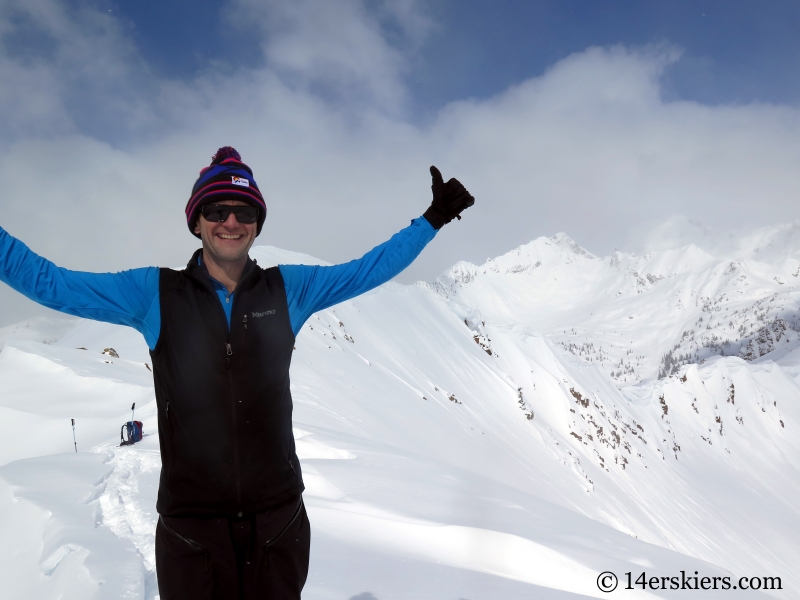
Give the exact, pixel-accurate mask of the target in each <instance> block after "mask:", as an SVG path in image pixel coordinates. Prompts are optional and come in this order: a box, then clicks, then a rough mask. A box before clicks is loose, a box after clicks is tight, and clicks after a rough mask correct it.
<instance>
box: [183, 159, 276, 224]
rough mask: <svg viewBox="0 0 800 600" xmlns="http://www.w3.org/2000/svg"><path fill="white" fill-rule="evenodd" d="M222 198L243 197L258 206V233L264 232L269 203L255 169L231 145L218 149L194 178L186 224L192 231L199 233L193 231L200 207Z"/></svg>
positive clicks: (237, 198) (187, 206)
mask: <svg viewBox="0 0 800 600" xmlns="http://www.w3.org/2000/svg"><path fill="white" fill-rule="evenodd" d="M221 200H242V201H244V202H247V203H248V204H250V205H251V206H255V207H256V208H257V209H258V229H257V230H256V235H258V234H259V233H261V228H262V227H263V226H264V220H265V219H266V218H267V205H266V204H265V203H264V198H263V196H262V195H261V192H260V191H259V189H258V184H256V180H255V179H253V171H251V170H250V167H248V166H247V165H246V164H244V163H243V162H242V157H241V156H240V155H239V153H238V152H237V151H236V149H235V148H232V147H230V146H223V147H222V148H220V149H219V150H217V153H216V154H215V155H214V157H213V158H212V159H211V164H210V165H209V166H207V167H206V168H205V169H203V170H202V171H200V176H199V177H198V178H197V181H195V182H194V187H193V188H192V196H191V197H190V198H189V202H187V203H186V224H187V225H188V226H189V231H191V232H192V235H194V236H195V237H198V238H199V237H200V236H199V235H197V234H196V233H195V232H194V228H195V225H197V219H198V218H199V217H200V207H201V206H203V205H204V204H210V203H212V202H219V201H221Z"/></svg>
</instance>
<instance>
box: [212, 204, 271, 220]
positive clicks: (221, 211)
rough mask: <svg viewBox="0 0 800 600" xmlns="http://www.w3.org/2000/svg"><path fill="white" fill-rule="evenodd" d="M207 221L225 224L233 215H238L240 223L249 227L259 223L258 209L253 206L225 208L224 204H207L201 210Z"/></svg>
mask: <svg viewBox="0 0 800 600" xmlns="http://www.w3.org/2000/svg"><path fill="white" fill-rule="evenodd" d="M200 211H201V212H202V213H203V216H204V217H205V219H206V221H209V222H211V223H224V222H225V221H227V220H228V217H229V216H230V214H231V213H233V214H234V215H236V220H237V221H238V222H239V223H244V224H246V225H249V224H250V223H255V222H256V221H258V209H257V208H255V207H253V206H225V205H223V204H206V205H205V206H204V207H202V208H201V209H200Z"/></svg>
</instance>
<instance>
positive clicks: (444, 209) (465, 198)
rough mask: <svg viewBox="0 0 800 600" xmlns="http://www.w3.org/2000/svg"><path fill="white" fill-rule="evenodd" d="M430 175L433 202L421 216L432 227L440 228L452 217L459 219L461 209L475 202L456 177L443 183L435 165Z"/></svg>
mask: <svg viewBox="0 0 800 600" xmlns="http://www.w3.org/2000/svg"><path fill="white" fill-rule="evenodd" d="M431 177H433V184H432V185H431V190H433V202H431V205H430V207H429V208H428V210H426V211H425V214H424V215H422V216H423V217H425V218H426V219H427V220H428V222H429V223H430V224H431V225H433V227H434V229H441V228H442V226H443V225H445V224H446V223H449V222H450V221H452V220H453V218H457V219H461V211H463V210H464V209H466V208H469V207H470V206H472V205H473V204H475V198H473V197H472V196H471V195H470V193H469V192H468V191H467V188H465V187H464V186H463V185H461V182H460V181H459V180H458V179H451V180H450V181H448V182H447V183H445V182H444V180H443V179H442V174H441V173H440V172H439V169H437V168H436V167H431Z"/></svg>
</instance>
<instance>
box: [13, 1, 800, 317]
mask: <svg viewBox="0 0 800 600" xmlns="http://www.w3.org/2000/svg"><path fill="white" fill-rule="evenodd" d="M799 7H800V4H798V3H796V2H788V1H787V2H777V1H764V2H758V3H756V2H742V1H733V0H729V1H726V2H721V1H719V2H710V1H709V2H702V1H695V2H680V1H670V2H648V1H640V2H628V1H617V2H600V1H588V0H584V1H582V2H577V1H568V0H564V1H562V2H555V1H542V2H511V1H506V0H495V1H493V2H477V1H474V0H461V1H455V0H441V1H438V2H433V1H426V0H393V1H391V2H390V1H388V0H337V1H336V2H331V1H330V0H294V1H292V2H285V1H284V0H222V1H220V2H189V1H188V0H162V1H160V2H154V1H151V0H138V1H137V2H119V1H109V0H88V1H85V2H81V1H77V0H35V1H33V0H0V181H2V182H3V192H2V194H0V208H2V209H3V210H2V214H3V219H2V220H1V221H0V225H2V226H3V227H4V228H5V229H7V230H8V231H10V232H11V233H13V234H14V235H16V236H18V237H20V238H21V239H22V240H23V241H25V242H26V243H28V244H29V245H30V246H31V247H32V248H33V249H34V250H36V251H37V252H40V253H41V254H43V255H44V256H46V257H51V258H52V257H57V258H58V262H59V263H60V264H61V265H63V266H66V267H69V268H75V269H84V270H100V271H104V270H119V269H124V268H133V267H138V266H143V265H170V266H177V265H181V264H185V261H186V259H187V257H188V256H190V255H191V252H192V251H193V250H194V248H195V244H196V240H195V238H194V237H192V236H191V235H189V233H188V231H187V230H186V227H185V223H184V222H183V206H184V204H185V202H186V199H187V198H188V193H189V190H190V189H191V185H192V182H193V181H194V179H195V177H196V176H197V173H198V171H199V169H200V168H201V167H203V166H205V165H206V164H207V163H208V161H209V159H210V157H211V155H212V154H213V153H214V151H215V150H216V149H217V148H218V147H220V146H223V145H233V146H235V147H237V149H238V150H239V151H240V152H241V154H242V156H243V157H244V159H245V161H246V162H247V163H248V164H249V165H250V166H251V167H252V168H253V170H254V172H255V174H256V179H257V181H258V182H259V184H260V186H261V188H262V190H263V191H264V192H265V196H266V198H267V203H268V206H269V215H268V218H267V223H266V225H265V228H264V233H263V234H262V236H261V237H260V238H259V240H258V243H263V244H273V245H276V246H279V247H281V248H286V249H290V250H296V251H301V252H304V253H307V254H311V255H313V256H317V257H319V258H321V259H324V260H327V261H330V262H339V261H344V260H348V259H351V258H353V257H357V256H360V255H361V254H362V253H363V252H365V251H366V250H368V249H369V248H371V247H372V246H374V245H376V244H378V243H380V242H382V241H384V240H385V239H387V238H388V237H389V236H390V235H391V234H392V233H394V232H395V231H397V230H398V229H399V228H401V227H402V226H403V225H405V224H406V223H408V221H409V220H410V219H411V218H413V217H416V216H418V215H420V214H421V213H422V212H423V211H424V210H425V208H426V206H427V204H428V203H429V201H430V187H429V186H430V179H429V175H428V167H429V166H430V165H431V164H436V165H437V166H439V167H440V169H441V170H442V172H443V173H444V175H445V177H450V176H455V177H458V178H459V179H460V180H462V181H463V182H464V184H465V185H466V186H467V188H468V189H469V190H470V191H471V192H472V193H473V195H474V196H475V197H476V199H477V202H476V204H475V206H474V207H473V208H471V209H470V210H469V211H468V213H467V215H466V216H465V218H464V219H463V220H462V221H459V222H458V223H456V224H454V225H452V226H448V227H446V228H445V229H444V230H443V231H442V232H441V233H440V234H439V235H438V236H437V240H436V242H435V243H434V244H431V246H430V247H429V248H428V249H426V251H425V253H424V254H423V255H422V256H421V257H420V259H419V260H417V261H416V262H415V263H414V265H412V266H411V267H410V268H409V269H408V270H407V272H405V273H404V274H403V275H402V276H401V277H400V281H402V282H412V281H415V280H417V279H426V280H432V279H433V278H435V277H436V276H437V275H438V274H439V273H441V272H442V271H444V270H445V269H447V268H448V267H450V266H451V265H453V264H454V263H455V262H456V261H458V260H468V261H471V262H477V263H481V262H483V261H484V260H486V258H487V257H492V256H498V255H500V254H502V253H505V252H508V251H510V250H512V249H514V248H515V247H517V246H519V245H521V244H525V243H527V242H529V241H531V240H532V239H534V238H536V237H538V236H551V235H553V234H555V233H557V232H565V233H566V234H567V235H569V236H570V237H572V238H573V239H575V240H576V241H577V242H578V243H580V244H581V245H583V246H584V247H586V248H587V249H588V250H589V251H591V252H593V253H595V254H598V255H601V256H602V255H607V254H608V253H610V252H613V251H614V249H616V248H619V249H627V250H631V251H637V252H638V251H643V250H646V249H647V248H649V247H652V244H653V242H652V240H653V235H655V234H653V233H652V232H653V231H655V230H658V228H659V226H661V225H663V224H664V223H665V222H667V221H669V222H670V223H673V224H674V223H687V222H689V221H692V222H695V223H700V224H702V227H700V228H698V227H697V226H696V225H692V226H691V227H689V229H692V228H694V229H693V230H697V231H705V230H706V229H712V230H715V231H719V232H721V233H725V234H727V233H734V234H735V233H736V232H740V231H743V230H747V229H752V228H753V227H762V226H771V225H775V224H780V223H785V222H787V221H794V220H797V219H800V202H797V200H798V198H800V169H798V167H797V165H798V164H799V163H800V71H798V70H797V65H798V64H800V56H799V54H800V41H799V40H800V36H797V35H796V31H797V29H798V27H797V26H798V25H799V24H800V8H799ZM32 183H33V185H32ZM675 217H680V218H679V219H678V220H675ZM681 219H683V220H681ZM678 237H679V238H680V239H687V238H686V235H684V234H682V233H681V232H678ZM0 305H1V306H2V307H3V309H2V311H0V324H2V323H3V322H11V321H13V320H15V319H16V320H18V319H17V317H21V316H24V315H25V314H28V313H29V312H30V311H31V310H32V308H31V307H30V306H29V305H27V304H25V302H23V301H22V300H20V299H19V298H17V297H16V296H14V295H13V294H11V293H10V292H8V290H6V289H5V288H0ZM26 311H27V312H26Z"/></svg>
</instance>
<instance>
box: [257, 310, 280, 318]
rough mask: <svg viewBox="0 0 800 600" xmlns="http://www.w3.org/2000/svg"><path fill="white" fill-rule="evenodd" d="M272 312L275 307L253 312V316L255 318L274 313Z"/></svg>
mask: <svg viewBox="0 0 800 600" xmlns="http://www.w3.org/2000/svg"><path fill="white" fill-rule="evenodd" d="M274 314H275V309H274V308H273V309H272V310H265V311H264V312H254V313H253V318H254V319H257V318H258V317H266V316H267V315H274Z"/></svg>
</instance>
